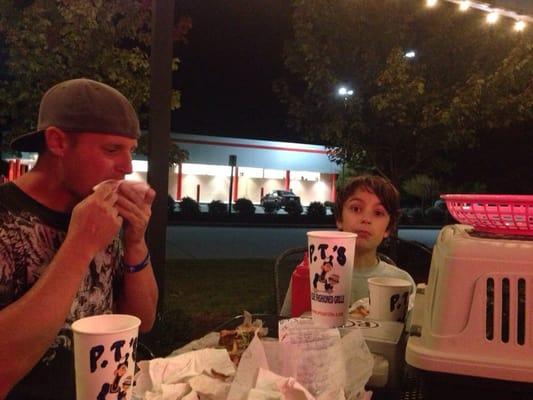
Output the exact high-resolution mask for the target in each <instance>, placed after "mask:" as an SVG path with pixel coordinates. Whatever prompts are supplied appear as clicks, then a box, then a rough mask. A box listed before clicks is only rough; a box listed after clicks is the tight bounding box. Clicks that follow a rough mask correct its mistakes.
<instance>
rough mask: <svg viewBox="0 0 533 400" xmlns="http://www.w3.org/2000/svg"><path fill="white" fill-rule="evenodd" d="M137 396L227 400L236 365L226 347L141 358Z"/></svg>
mask: <svg viewBox="0 0 533 400" xmlns="http://www.w3.org/2000/svg"><path fill="white" fill-rule="evenodd" d="M138 366H139V369H140V371H139V372H138V373H137V375H136V386H135V387H134V390H133V398H134V399H145V400H171V399H172V400H175V399H181V400H199V399H202V400H203V399H206V400H207V399H208V400H225V399H226V397H227V394H228V392H229V388H230V384H231V379H232V378H233V376H234V375H235V366H234V365H233V363H232V362H231V360H230V358H229V355H228V352H227V351H226V350H225V349H202V350H196V351H191V352H188V353H184V354H180V355H178V356H174V357H167V358H156V359H154V360H150V361H141V362H139V364H138Z"/></svg>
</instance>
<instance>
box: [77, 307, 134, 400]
mask: <svg viewBox="0 0 533 400" xmlns="http://www.w3.org/2000/svg"><path fill="white" fill-rule="evenodd" d="M140 324H141V320H140V319H139V318H137V317H134V316H132V315H124V314H104V315H96V316H94V317H87V318H82V319H79V320H77V321H75V322H74V323H73V324H72V331H73V334H74V366H75V370H76V399H77V400H89V399H91V400H95V399H104V398H105V399H108V398H114V399H117V398H118V399H128V400H129V399H131V394H132V390H133V375H134V373H135V350H136V348H137V336H138V333H139V325H140ZM108 395H109V396H108ZM111 396H112V397H111Z"/></svg>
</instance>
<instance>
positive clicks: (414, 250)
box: [378, 237, 433, 283]
mask: <svg viewBox="0 0 533 400" xmlns="http://www.w3.org/2000/svg"><path fill="white" fill-rule="evenodd" d="M378 250H379V253H378V255H379V256H380V258H381V255H386V256H389V257H390V258H391V259H393V260H395V261H396V263H390V264H393V265H397V266H398V267H399V268H401V269H403V270H405V271H407V272H409V274H410V275H411V276H412V277H413V279H414V281H415V282H416V283H425V282H427V279H428V274H429V267H430V264H431V256H432V253H433V252H432V250H431V249H430V248H429V247H427V246H425V245H424V244H422V243H419V242H416V241H413V240H405V239H400V238H399V237H389V238H388V239H387V240H386V241H384V242H383V243H382V245H381V246H380V247H379V249H378ZM382 260H383V261H385V262H389V261H387V260H385V259H382Z"/></svg>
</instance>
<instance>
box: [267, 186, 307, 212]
mask: <svg viewBox="0 0 533 400" xmlns="http://www.w3.org/2000/svg"><path fill="white" fill-rule="evenodd" d="M266 203H271V204H274V205H275V207H276V209H277V210H279V209H280V208H282V207H285V206H286V205H287V204H289V203H298V204H300V197H298V196H296V195H295V194H294V193H293V192H292V190H274V191H272V192H271V193H269V194H267V195H266V196H263V197H262V198H261V205H262V206H263V207H264V206H265V204H266Z"/></svg>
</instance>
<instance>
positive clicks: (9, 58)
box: [0, 0, 185, 162]
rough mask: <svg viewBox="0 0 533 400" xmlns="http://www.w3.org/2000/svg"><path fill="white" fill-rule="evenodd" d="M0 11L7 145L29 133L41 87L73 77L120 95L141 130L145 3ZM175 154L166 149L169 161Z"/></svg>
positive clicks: (124, 0) (0, 3) (79, 2)
mask: <svg viewBox="0 0 533 400" xmlns="http://www.w3.org/2000/svg"><path fill="white" fill-rule="evenodd" d="M0 9H1V10H2V13H1V14H0V41H3V42H4V43H5V46H6V49H7V54H6V55H5V57H6V62H5V65H4V66H3V67H4V68H3V69H4V70H5V72H4V73H3V74H2V75H0V129H1V131H2V132H4V133H7V135H6V136H7V138H6V139H7V140H9V139H10V138H11V137H14V136H18V135H19V134H22V133H25V132H28V131H29V130H30V129H32V128H34V127H35V123H36V116H37V113H38V107H39V101H40V98H41V96H42V94H43V93H44V92H45V91H46V90H47V89H48V88H49V87H51V86H52V85H53V84H55V83H57V82H60V81H63V80H66V79H71V78H77V77H81V76H83V77H87V78H91V79H95V80H99V81H102V82H105V83H107V84H109V85H111V86H113V87H115V88H117V89H118V90H119V91H121V92H122V93H124V95H125V96H126V97H127V98H128V99H130V101H131V102H132V104H133V106H134V108H135V109H136V110H138V112H139V117H140V120H141V126H144V127H146V125H147V117H148V113H147V104H148V100H149V95H150V79H149V75H150V63H149V50H150V37H151V29H150V27H151V25H150V24H151V10H150V7H149V6H148V5H147V4H146V2H145V1H141V0H106V1H104V0H97V1H85V0H62V1H55V0H54V1H52V0H34V1H29V0H26V1H15V2H14V1H8V0H0ZM182 21H183V20H181V19H180V22H182ZM177 27H181V28H180V29H176V34H175V37H176V39H177V40H183V38H184V33H183V32H184V28H183V24H181V25H180V24H177ZM178 62H179V61H178V60H177V59H176V60H175V61H174V69H177V67H178ZM179 101H180V99H179V92H177V91H174V94H173V97H172V104H171V105H170V106H171V107H172V108H177V107H179ZM140 147H141V146H140ZM171 153H172V151H171ZM183 156H185V154H184V153H183V152H180V151H179V150H178V149H174V152H173V157H174V158H172V159H171V162H179V161H182V160H183V158H182V157H183Z"/></svg>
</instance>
